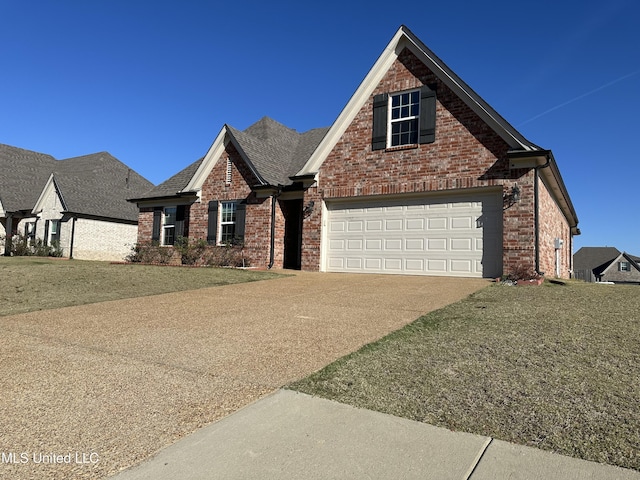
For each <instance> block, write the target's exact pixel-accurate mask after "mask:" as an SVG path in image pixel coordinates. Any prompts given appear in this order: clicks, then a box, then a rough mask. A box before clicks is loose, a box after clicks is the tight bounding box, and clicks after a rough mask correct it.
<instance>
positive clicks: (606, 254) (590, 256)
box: [573, 247, 620, 270]
mask: <svg viewBox="0 0 640 480" xmlns="http://www.w3.org/2000/svg"><path fill="white" fill-rule="evenodd" d="M619 255H620V251H619V250H618V249H617V248H615V247H582V248H581V249H580V250H578V251H577V252H576V253H574V254H573V268H574V269H575V270H595V269H596V268H598V269H602V270H604V269H605V268H606V267H607V266H608V265H609V264H610V263H611V262H613V261H614V260H615V259H616V258H618V256H619Z"/></svg>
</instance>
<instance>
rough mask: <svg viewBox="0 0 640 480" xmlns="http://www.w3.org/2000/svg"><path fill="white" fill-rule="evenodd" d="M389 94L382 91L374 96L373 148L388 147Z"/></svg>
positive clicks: (382, 148) (381, 148)
mask: <svg viewBox="0 0 640 480" xmlns="http://www.w3.org/2000/svg"><path fill="white" fill-rule="evenodd" d="M388 104H389V95H388V94H387V93H381V94H380V95H376V96H375V97H373V138H372V140H371V150H384V149H385V148H387V110H388Z"/></svg>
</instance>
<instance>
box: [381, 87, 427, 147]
mask: <svg viewBox="0 0 640 480" xmlns="http://www.w3.org/2000/svg"><path fill="white" fill-rule="evenodd" d="M403 95H408V96H409V97H408V99H409V103H408V104H406V105H403V104H402V103H400V105H397V106H394V105H393V100H394V99H395V98H399V99H400V100H401V102H402V96H403ZM412 95H415V96H416V97H417V101H415V102H414V101H411V96H412ZM388 102H389V104H388V107H387V148H394V147H403V146H406V145H417V144H418V140H419V137H420V89H413V90H406V91H404V92H398V93H393V94H389V100H388ZM414 106H415V108H413V111H411V110H412V107H414ZM403 107H408V108H409V111H408V112H407V115H405V116H402V111H401V110H400V112H399V113H400V116H399V117H398V118H395V119H394V118H393V113H394V110H395V109H402V108H403ZM403 122H411V123H413V124H415V131H411V132H410V135H411V134H413V135H414V136H415V141H414V142H406V143H402V142H401V139H402V136H403V135H406V133H405V134H403V133H399V134H395V135H398V136H399V141H398V143H397V144H395V145H394V144H393V139H394V133H393V126H394V125H396V124H402V123H403Z"/></svg>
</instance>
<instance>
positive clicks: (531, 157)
mask: <svg viewBox="0 0 640 480" xmlns="http://www.w3.org/2000/svg"><path fill="white" fill-rule="evenodd" d="M131 201H133V202H136V203H137V205H138V207H139V209H140V213H139V230H138V241H140V242H144V241H149V240H155V241H158V242H159V243H160V244H162V245H170V244H172V243H173V242H174V241H175V239H176V238H177V237H179V236H185V237H188V238H194V239H207V240H208V242H209V243H210V244H225V243H229V242H232V241H233V240H234V239H240V240H241V241H242V243H243V245H244V249H245V254H246V255H247V257H248V258H249V259H250V261H251V264H252V265H254V266H258V267H260V266H265V267H266V266H269V267H271V266H276V267H284V268H301V269H305V270H320V271H335V272H371V273H397V274H412V275H413V274H415V275H452V276H477V277H496V276H499V275H501V274H503V273H505V274H508V273H513V272H516V271H519V270H527V271H529V272H530V273H532V272H534V271H535V272H538V273H543V274H546V275H550V276H558V277H565V278H566V277H568V276H569V273H570V271H571V269H572V253H571V252H572V247H573V241H572V239H573V236H574V235H577V234H579V233H580V232H579V229H578V227H577V225H578V218H577V215H576V213H575V210H574V207H573V205H572V203H571V199H570V198H569V194H568V192H567V190H566V187H565V185H564V183H563V180H562V177H561V175H560V172H559V170H558V166H557V164H556V161H555V159H554V157H553V154H552V152H551V151H550V150H546V149H542V148H540V147H538V146H537V145H535V144H533V143H531V142H529V141H528V140H527V139H525V138H524V137H523V136H522V135H521V134H520V133H519V132H518V131H516V130H515V129H514V128H513V127H512V126H511V125H510V124H509V123H508V122H507V121H505V120H504V119H503V118H502V117H501V116H500V115H499V114H498V113H497V112H495V111H494V110H493V109H492V108H491V107H490V106H489V105H488V104H487V103H486V102H485V101H484V100H482V99H481V98H480V97H479V96H478V95H477V94H476V93H475V92H474V91H473V90H471V88H470V87H469V86H468V85H466V84H465V83H464V82H463V81H462V80H461V79H460V78H459V77H458V76H457V75H456V74H455V73H454V72H452V71H451V70H450V69H449V68H448V67H447V66H446V65H445V64H444V63H443V62H442V61H441V60H440V59H439V58H438V57H436V56H435V55H434V54H433V52H431V51H430V50H429V49H428V48H427V47H426V46H425V45H424V44H423V43H422V42H421V41H420V40H419V39H418V38H417V37H415V35H414V34H413V33H412V32H411V31H410V30H408V29H407V28H406V27H404V26H402V27H401V28H400V29H399V30H398V31H397V33H396V34H395V36H394V37H393V39H392V40H391V42H390V43H389V45H388V46H387V48H386V49H385V50H384V52H383V53H382V55H381V56H380V57H379V58H378V60H377V61H376V63H375V64H374V66H373V67H372V69H371V70H370V71H369V73H368V74H367V76H366V77H365V79H364V80H363V82H362V83H361V84H360V86H359V87H358V89H357V90H356V92H355V93H354V95H353V96H352V97H351V99H350V100H349V102H348V103H347V105H346V106H345V108H344V109H343V111H342V112H341V113H340V115H339V116H338V118H337V119H336V121H335V122H334V124H333V125H332V126H331V127H329V128H325V129H316V130H311V131H309V132H305V133H298V132H296V131H294V130H291V129H289V128H287V127H285V126H283V125H281V124H279V123H277V122H275V121H274V120H272V119H269V118H266V117H265V118H263V119H262V120H260V121H258V122H257V123H255V124H254V125H252V126H250V127H249V128H248V129H246V130H245V131H239V130H236V129H234V128H233V127H230V126H228V125H225V126H224V127H223V128H222V130H221V131H220V133H219V134H218V136H217V137H216V139H215V141H214V142H213V144H212V146H211V147H210V149H209V150H208V152H207V153H206V155H205V156H204V157H203V158H202V159H200V160H198V161H197V162H195V163H193V164H191V165H190V166H188V167H187V168H185V169H184V170H182V171H181V172H179V173H178V174H176V175H175V176H173V177H171V178H170V179H168V180H167V181H166V182H164V183H162V184H161V185H159V186H157V187H156V188H154V189H152V190H151V191H149V192H147V193H146V194H145V195H143V196H141V197H138V198H135V199H132V200H131Z"/></svg>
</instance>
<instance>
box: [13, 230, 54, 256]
mask: <svg viewBox="0 0 640 480" xmlns="http://www.w3.org/2000/svg"><path fill="white" fill-rule="evenodd" d="M10 251H11V255H14V256H16V257H28V256H32V255H33V256H37V257H62V254H63V251H62V247H61V246H60V241H59V240H54V241H52V242H51V245H47V244H45V243H44V240H43V239H41V238H36V239H34V238H31V237H29V236H26V235H14V236H13V237H12V238H11V250H10Z"/></svg>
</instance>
